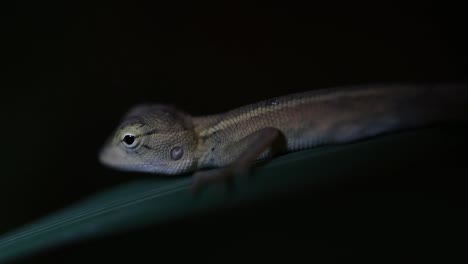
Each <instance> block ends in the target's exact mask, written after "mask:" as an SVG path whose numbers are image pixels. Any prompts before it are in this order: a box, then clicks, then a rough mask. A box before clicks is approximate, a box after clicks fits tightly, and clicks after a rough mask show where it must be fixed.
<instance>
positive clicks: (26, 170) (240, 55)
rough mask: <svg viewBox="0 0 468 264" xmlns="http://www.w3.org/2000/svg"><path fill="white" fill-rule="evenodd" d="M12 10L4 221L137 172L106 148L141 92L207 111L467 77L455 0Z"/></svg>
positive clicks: (6, 13) (1, 224)
mask: <svg viewBox="0 0 468 264" xmlns="http://www.w3.org/2000/svg"><path fill="white" fill-rule="evenodd" d="M1 13H2V20H1V25H2V26H1V27H2V32H1V33H2V44H3V48H2V50H3V52H2V54H3V55H2V58H1V62H2V63H1V65H2V76H3V77H2V79H1V86H0V87H1V99H2V100H1V101H2V103H1V114H2V119H1V120H2V129H1V131H0V133H1V139H2V151H1V154H0V155H1V159H2V162H1V165H2V173H1V174H2V175H1V177H0V186H1V192H0V208H1V211H2V212H3V213H2V217H1V219H0V233H4V232H5V231H7V230H10V229H12V228H14V227H17V226H20V225H21V224H23V223H25V222H29V221H31V220H33V219H37V218H38V217H40V216H43V215H46V214H48V213H50V212H53V211H55V210H57V209H60V208H62V207H64V206H66V205H68V204H70V203H72V202H74V201H76V200H78V199H80V198H83V197H86V196H87V195H88V194H92V193H94V192H98V191H99V190H102V189H103V188H107V187H109V186H112V185H113V184H116V183H119V182H122V181H124V180H126V179H127V177H128V175H126V174H125V173H117V172H113V171H108V170H106V169H105V168H103V167H102V166H100V165H99V163H98V161H97V156H96V155H97V151H98V149H99V148H100V146H101V144H102V143H103V140H104V139H105V138H106V137H107V135H108V134H109V133H110V131H111V130H112V129H113V128H114V126H115V125H116V122H117V121H118V120H119V119H120V117H121V115H122V114H123V113H124V112H125V111H126V110H127V109H128V108H129V107H130V106H132V105H134V104H137V103H140V102H161V103H169V104H174V105H176V106H178V107H180V108H182V109H184V110H186V111H188V112H190V113H192V114H197V115H198V114H207V113H214V112H218V111H223V110H227V109H230V108H232V107H236V106H240V105H243V104H247V103H251V102H254V101H256V100H259V99H265V98H269V97H273V96H277V95H282V94H286V93H290V92H296V91H303V90H309V89H318V88H324V87H328V86H335V85H347V84H360V83H373V82H378V83H384V82H434V81H444V80H448V81H454V80H463V79H465V78H466V66H467V59H468V56H467V55H468V54H467V51H466V47H467V42H466V40H464V35H465V33H466V28H465V24H464V22H465V21H464V20H465V19H464V18H465V17H466V15H465V14H464V12H463V8H462V6H461V4H460V5H459V6H457V5H453V4H448V3H446V2H444V1H421V2H395V1H393V2H388V1H375V2H357V1H307V4H306V3H305V2H293V1H283V2H274V1H264V2H260V1H209V2H208V1H194V2H183V1H150V2H146V3H144V2H138V1H110V2H107V3H105V2H97V1H96V2H91V3H87V2H75V1H62V2H54V3H51V2H45V1H36V2H35V3H33V4H27V3H24V2H19V1H18V2H10V3H9V4H8V6H5V7H3V8H2V9H1ZM220 221H221V220H220ZM322 235H323V234H322ZM323 236H326V235H323ZM136 237H137V236H136ZM322 246H323V245H322ZM330 254H332V255H333V252H331V253H330Z"/></svg>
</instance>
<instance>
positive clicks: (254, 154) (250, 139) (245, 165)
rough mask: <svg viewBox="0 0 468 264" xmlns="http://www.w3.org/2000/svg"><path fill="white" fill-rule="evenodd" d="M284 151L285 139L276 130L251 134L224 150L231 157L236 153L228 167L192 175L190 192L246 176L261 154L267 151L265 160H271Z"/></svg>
mask: <svg viewBox="0 0 468 264" xmlns="http://www.w3.org/2000/svg"><path fill="white" fill-rule="evenodd" d="M285 149H286V138H285V136H284V134H283V133H282V132H281V131H280V130H279V129H277V128H273V127H267V128H263V129H260V130H258V131H256V132H254V133H251V134H249V135H248V136H246V137H244V138H243V139H241V140H240V141H238V142H234V143H232V144H230V145H229V146H228V147H227V148H226V150H225V152H227V153H225V154H226V155H231V154H232V152H235V153H238V155H237V157H236V158H235V159H234V161H233V162H231V163H230V164H229V165H227V166H226V167H223V168H217V169H212V170H207V171H198V172H196V173H195V174H194V175H193V184H192V192H193V193H194V194H196V193H198V192H199V191H200V190H201V189H202V188H204V187H206V186H208V185H210V184H214V183H226V182H227V181H229V180H231V179H232V178H233V177H234V176H236V175H246V174H248V173H249V170H250V168H251V166H252V163H253V162H254V161H255V160H256V159H257V158H259V157H260V156H261V155H262V154H263V153H265V152H266V151H268V150H269V153H268V154H266V156H265V158H272V157H273V156H275V155H277V154H279V153H281V152H283V151H284V150H285Z"/></svg>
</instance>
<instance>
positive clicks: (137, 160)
mask: <svg viewBox="0 0 468 264" xmlns="http://www.w3.org/2000/svg"><path fill="white" fill-rule="evenodd" d="M466 88H467V87H466V86H465V85H464V84H463V85H452V84H419V85H414V84H412V85H410V84H406V85H403V84H391V85H390V84H387V85H375V84H367V85H354V86H335V87H327V88H321V89H316V90H309V91H304V92H296V93H291V94H288V95H283V96H277V97H273V98H269V99H264V100H262V101H258V102H256V103H251V104H248V105H244V106H240V107H237V108H235V109H231V110H228V111H225V112H222V113H212V114H207V115H196V116H192V115H190V114H189V113H187V112H186V111H184V110H182V109H180V108H177V107H175V106H173V105H168V104H160V103H140V104H136V105H134V106H133V107H131V109H129V110H128V112H126V113H125V115H124V116H123V118H122V120H121V121H120V123H119V124H118V126H117V128H115V129H114V131H113V132H112V134H111V135H110V136H109V137H108V138H107V139H106V140H105V143H104V144H103V146H102V148H101V149H100V152H99V160H100V162H101V163H102V164H104V165H105V166H107V167H110V168H112V169H117V170H121V171H133V172H143V173H151V174H163V175H181V174H188V173H193V175H192V177H193V181H192V190H193V192H195V193H197V192H198V191H199V190H201V189H202V188H203V187H205V186H207V185H209V184H211V183H215V182H219V181H221V182H223V183H226V182H227V181H229V179H232V178H233V177H234V176H235V175H244V174H246V173H247V174H248V173H249V171H250V169H251V167H252V166H253V164H254V163H255V162H258V161H262V160H264V161H265V160H266V161H268V160H270V159H272V158H274V157H276V156H278V155H282V154H285V153H289V152H295V151H300V150H304V149H308V148H314V147H320V146H325V145H336V144H347V143H351V142H355V141H359V140H364V139H368V138H371V137H376V136H379V135H383V134H388V133H392V132H398V131H402V130H408V129H413V128H418V127H422V126H426V125H431V124H436V123H440V122H446V121H453V120H461V119H464V118H465V117H466V114H467V112H468V111H467V110H468V107H466V106H467V103H468V91H467V89H466Z"/></svg>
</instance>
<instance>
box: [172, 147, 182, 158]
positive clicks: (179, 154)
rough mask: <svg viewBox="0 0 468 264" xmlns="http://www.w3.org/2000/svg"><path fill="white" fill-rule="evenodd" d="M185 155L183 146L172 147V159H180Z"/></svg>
mask: <svg viewBox="0 0 468 264" xmlns="http://www.w3.org/2000/svg"><path fill="white" fill-rule="evenodd" d="M183 155H184V150H183V149H182V148H181V147H175V148H173V149H171V159H172V160H180V159H181V158H182V156H183Z"/></svg>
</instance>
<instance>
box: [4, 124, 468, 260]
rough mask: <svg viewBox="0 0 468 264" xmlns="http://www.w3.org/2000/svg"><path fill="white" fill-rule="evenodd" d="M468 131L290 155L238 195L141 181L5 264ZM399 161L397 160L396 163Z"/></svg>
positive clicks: (43, 225)
mask: <svg viewBox="0 0 468 264" xmlns="http://www.w3.org/2000/svg"><path fill="white" fill-rule="evenodd" d="M465 134H466V129H465V130H464V132H460V130H459V128H446V127H432V128H426V129H420V130H414V131H407V132H401V133H395V134H391V135H385V136H381V137H376V138H373V139H369V140H365V141H361V142H356V143H352V144H346V145H339V146H338V145H337V146H328V147H321V148H316V149H310V150H305V151H300V152H296V153H290V154H288V155H284V156H281V157H278V158H276V159H274V160H273V161H271V162H269V163H267V164H265V165H262V166H260V167H258V168H257V169H256V170H255V173H254V174H253V175H252V176H251V177H249V178H248V179H247V178H246V179H241V178H236V180H235V182H234V188H233V189H232V192H226V191H223V189H219V188H216V187H215V186H211V187H210V188H208V189H207V190H206V191H205V192H203V193H202V194H201V196H199V197H193V196H192V195H191V193H190V191H189V188H190V184H191V178H190V177H177V178H170V179H168V178H154V180H151V179H147V178H145V179H141V180H134V181H131V182H128V183H125V184H122V185H120V186H117V187H113V188H111V189H108V190H103V191H102V192H100V193H98V194H96V195H94V196H91V197H88V198H86V199H84V200H82V201H80V202H78V203H76V204H73V205H70V206H69V207H68V208H66V209H64V210H62V211H59V212H56V213H54V214H52V215H50V216H48V217H45V218H43V219H38V220H37V221H36V222H32V223H30V224H28V225H26V226H24V227H22V228H20V229H17V230H12V231H11V232H10V233H8V234H4V235H3V236H2V237H0V262H5V261H7V260H12V259H16V258H18V257H25V256H28V255H30V254H32V253H35V252H39V251H41V250H45V249H47V248H50V247H54V246H57V245H63V244H65V243H67V242H71V241H77V240H82V239H86V238H94V237H99V236H103V235H106V234H111V233H115V232H121V231H127V230H129V229H134V228H141V227H144V226H148V225H157V224H161V223H165V222H170V221H173V220H175V219H179V218H181V217H185V216H189V215H191V214H194V213H198V212H203V211H205V210H210V209H214V208H222V207H225V206H227V205H233V204H238V203H241V202H250V201H253V200H259V199H268V198H270V197H273V196H276V195H279V194H287V193H289V192H294V191H295V190H299V189H300V188H303V186H305V185H314V184H327V183H328V184H333V182H336V181H339V180H344V179H346V176H347V175H348V174H347V172H349V171H351V170H356V168H366V166H368V165H369V164H371V163H373V162H376V161H380V163H381V164H390V165H389V166H398V164H399V162H400V163H401V162H403V161H405V160H406V161H407V160H409V159H411V156H412V155H413V152H414V151H418V150H419V151H420V150H421V148H424V147H426V148H427V146H428V144H429V145H430V146H436V145H438V146H447V145H450V144H452V146H455V145H456V144H457V143H458V142H460V141H462V139H464V135H465ZM388 161H391V162H388Z"/></svg>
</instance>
